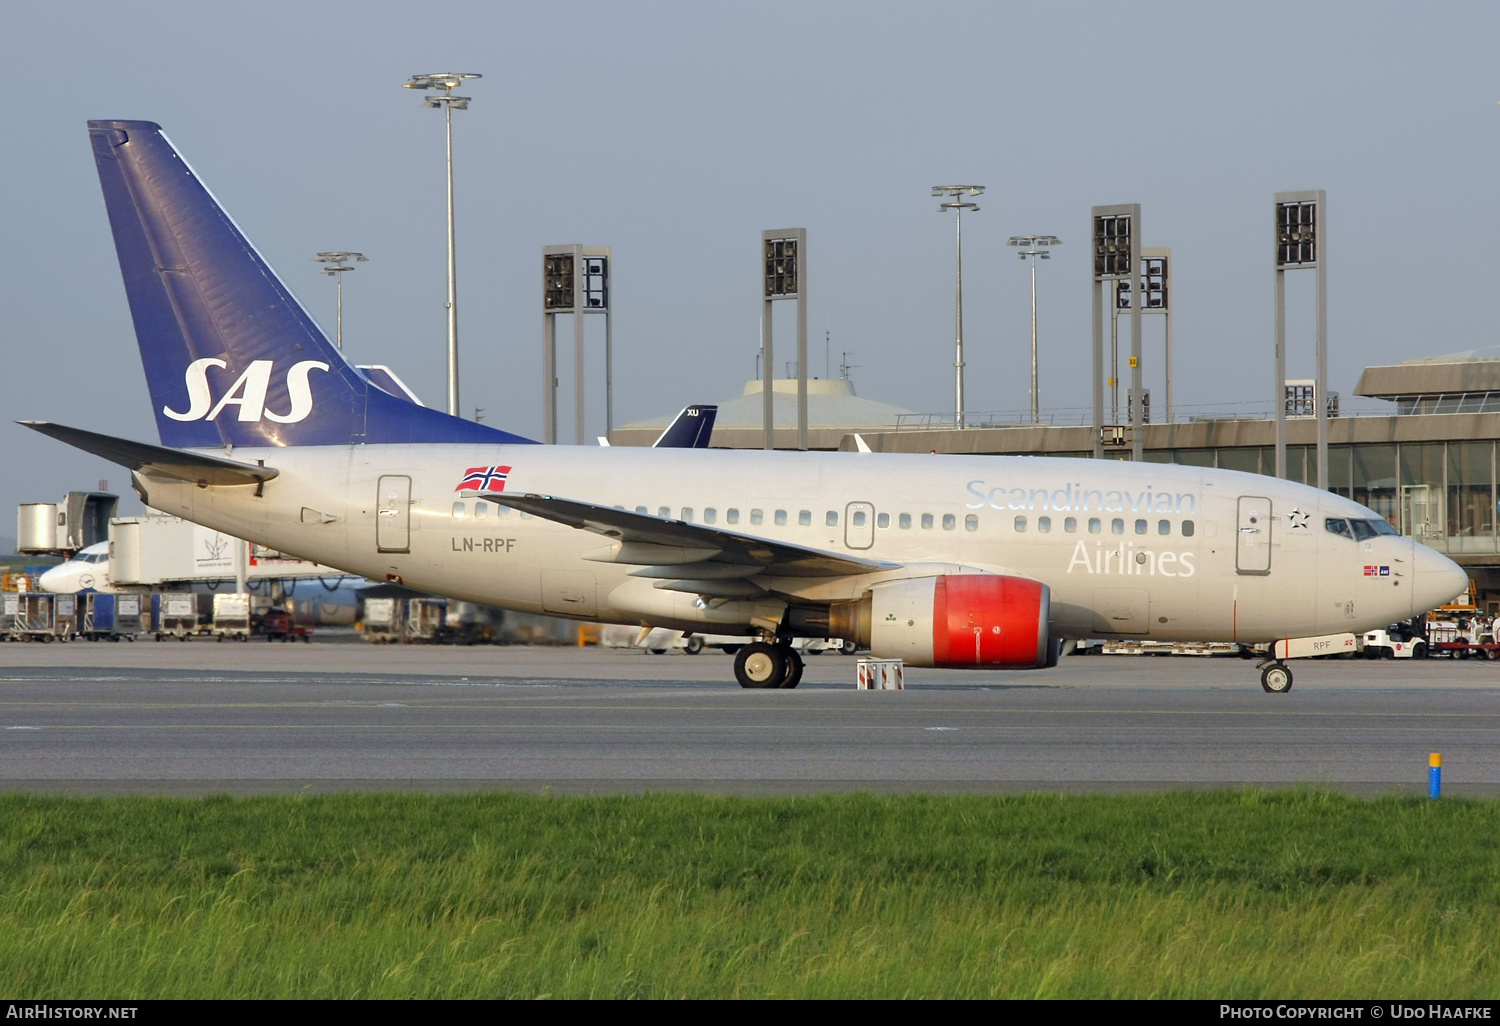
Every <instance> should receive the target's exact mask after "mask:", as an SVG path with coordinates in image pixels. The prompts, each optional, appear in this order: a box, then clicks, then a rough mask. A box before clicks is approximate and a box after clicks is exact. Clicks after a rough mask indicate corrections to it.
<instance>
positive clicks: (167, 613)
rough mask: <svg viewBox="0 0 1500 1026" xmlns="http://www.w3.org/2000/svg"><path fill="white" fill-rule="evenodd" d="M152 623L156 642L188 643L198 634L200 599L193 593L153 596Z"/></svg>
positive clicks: (164, 593)
mask: <svg viewBox="0 0 1500 1026" xmlns="http://www.w3.org/2000/svg"><path fill="white" fill-rule="evenodd" d="M151 622H152V623H153V624H154V625H155V627H156V640H157V641H161V640H162V639H163V638H176V639H177V640H179V641H186V640H187V639H188V636H189V635H191V634H197V633H198V599H197V597H196V596H195V595H193V593H192V592H187V591H163V592H157V593H155V594H153V595H152V596H151Z"/></svg>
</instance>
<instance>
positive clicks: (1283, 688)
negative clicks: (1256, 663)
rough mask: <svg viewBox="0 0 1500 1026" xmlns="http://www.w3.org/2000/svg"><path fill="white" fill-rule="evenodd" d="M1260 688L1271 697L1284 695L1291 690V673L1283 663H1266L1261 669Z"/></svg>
mask: <svg viewBox="0 0 1500 1026" xmlns="http://www.w3.org/2000/svg"><path fill="white" fill-rule="evenodd" d="M1260 686H1261V687H1262V688H1264V689H1265V690H1266V691H1267V692H1269V693H1270V694H1273V695H1284V694H1286V693H1287V692H1288V691H1290V690H1292V671H1291V670H1288V669H1287V668H1286V664H1285V663H1267V664H1264V665H1263V666H1262V667H1261V671H1260Z"/></svg>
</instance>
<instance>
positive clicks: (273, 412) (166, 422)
mask: <svg viewBox="0 0 1500 1026" xmlns="http://www.w3.org/2000/svg"><path fill="white" fill-rule="evenodd" d="M89 138H90V141H91V142H92V143H93V147H94V163H95V164H96V165H97V166H98V169H99V183H100V185H101V186H103V188H104V205H105V207H106V208H107V209H108V210H109V223H110V228H111V229H112V230H113V231H114V236H115V248H116V250H117V251H118V253H119V256H120V272H121V274H123V275H124V278H125V293H126V295H127V296H128V298H129V300H130V313H131V317H132V318H133V319H134V321H135V334H136V340H137V341H138V342H139V343H140V347H141V360H142V362H144V363H145V365H146V383H147V385H148V387H149V388H150V390H151V403H152V405H153V406H154V407H155V410H156V425H157V429H158V430H159V432H160V433H161V441H162V444H163V445H168V446H173V447H176V448H186V447H195V446H205V447H211V446H222V445H236V446H257V445H277V446H281V445H348V444H351V443H361V442H370V443H380V442H385V443H391V442H480V443H491V444H501V443H510V442H527V441H529V439H525V438H521V437H520V436H518V435H512V434H508V433H506V432H504V431H496V430H495V429H493V428H488V427H485V426H483V425H482V424H475V423H473V422H471V421H466V420H462V419H460V418H458V417H450V416H448V415H447V414H445V413H441V412H439V411H437V410H431V409H427V408H426V407H423V406H419V405H416V404H414V403H410V402H407V401H405V400H403V399H398V398H397V397H396V396H393V395H391V394H389V393H387V392H385V391H382V390H381V389H379V388H376V387H374V386H372V385H371V384H370V382H369V380H368V379H367V378H366V377H365V376H364V375H362V374H361V373H360V372H359V371H358V370H356V369H355V368H354V367H353V366H351V365H350V364H349V363H348V362H347V361H345V359H344V357H343V355H342V354H341V353H340V352H339V351H338V350H337V349H335V348H334V347H333V346H332V345H331V344H330V343H329V341H328V339H327V338H326V337H325V336H324V335H323V333H322V331H321V330H319V328H318V326H317V324H316V323H314V321H313V319H312V318H311V317H310V316H308V314H307V311H306V310H304V309H302V306H301V304H299V303H298V302H297V300H296V298H295V297H294V296H293V295H292V293H291V291H290V290H289V289H287V287H286V286H285V285H284V284H282V282H281V279H280V278H278V277H277V276H276V272H275V271H273V270H271V268H270V265H268V264H267V263H266V262H265V260H264V259H263V258H262V257H261V255H260V254H259V253H258V252H256V250H255V247H254V246H252V245H251V244H250V241H249V240H248V239H247V238H245V236H244V234H243V233H242V232H241V231H240V230H239V227H238V226H237V225H236V224H235V223H234V222H233V221H232V220H231V219H230V218H229V215H228V214H226V213H225V212H224V210H223V209H222V208H221V207H220V206H219V204H218V201H217V200H215V199H214V197H213V195H212V194H211V193H210V192H209V191H208V189H207V188H206V187H205V186H204V185H203V183H202V182H200V181H199V180H198V176H197V175H196V174H194V173H193V170H192V168H190V167H188V165H187V162H186V161H184V160H183V159H182V157H180V156H179V155H178V153H177V151H176V150H175V149H174V148H173V147H172V144H171V143H170V142H168V141H167V137H166V136H165V135H164V134H163V133H162V130H161V127H160V126H159V125H155V124H152V123H151V122H149V121H90V122H89Z"/></svg>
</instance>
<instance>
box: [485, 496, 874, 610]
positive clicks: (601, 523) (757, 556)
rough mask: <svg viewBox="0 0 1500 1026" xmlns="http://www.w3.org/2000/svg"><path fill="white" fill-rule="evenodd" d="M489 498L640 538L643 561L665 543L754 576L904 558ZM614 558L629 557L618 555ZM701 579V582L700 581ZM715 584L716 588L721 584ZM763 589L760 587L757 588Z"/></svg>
mask: <svg viewBox="0 0 1500 1026" xmlns="http://www.w3.org/2000/svg"><path fill="white" fill-rule="evenodd" d="M484 498H486V499H489V500H490V501H491V502H497V503H500V504H501V505H504V506H509V507H511V508H512V509H518V510H521V511H523V512H525V513H530V514H532V515H533V516H538V517H541V518H542V519H544V520H551V521H554V522H556V523H559V524H567V525H568V526H569V527H575V528H578V529H579V530H583V531H592V532H593V533H594V534H598V535H603V536H604V537H606V538H614V539H616V540H618V541H621V542H624V543H625V544H624V545H622V546H621V552H622V553H624V552H629V551H630V549H631V547H632V545H633V544H634V543H645V545H644V546H642V549H643V551H642V554H641V555H640V556H639V557H638V558H640V559H641V560H642V563H641V565H643V566H652V565H658V564H662V563H663V562H664V561H663V560H661V559H659V558H657V557H656V555H655V554H656V553H659V552H660V551H661V549H660V547H661V546H675V547H680V548H681V549H689V550H700V551H703V550H706V551H707V552H714V551H717V555H710V556H706V557H705V558H704V559H703V561H702V562H703V563H708V562H712V563H713V564H715V566H716V567H717V566H718V565H723V566H726V567H733V566H737V567H740V568H742V573H741V574H740V575H738V576H743V577H745V578H750V577H754V576H756V575H759V574H761V573H764V574H766V575H767V576H770V577H847V576H849V575H850V574H868V573H876V572H879V571H881V570H895V569H897V568H899V567H900V566H901V564H900V563H887V562H884V561H881V560H874V559H861V558H859V557H858V556H850V555H845V554H843V553H837V552H826V551H824V550H822V549H813V548H808V547H806V546H802V545H791V544H788V543H787V542H781V541H775V540H773V539H770V538H756V537H754V536H752V535H746V534H740V533H738V532H737V531H721V530H719V529H718V528H714V527H708V526H705V525H703V524H690V523H687V522H686V521H682V520H670V519H667V518H666V517H653V516H651V515H650V514H648V513H632V512H631V511H630V510H624V509H616V508H615V507H613V506H600V505H598V504H597V503H592V502H579V501H577V500H575V499H558V498H555V497H553V496H551V495H513V494H511V493H509V492H504V493H502V492H495V493H493V494H486V495H485V496H484ZM612 561H613V562H624V561H625V560H620V559H618V558H615V559H614V560H612ZM692 569H693V573H694V575H695V576H696V577H699V578H704V577H707V576H708V574H709V573H714V575H715V578H716V579H718V578H719V575H720V573H723V572H715V571H708V570H705V568H704V567H703V565H702V563H700V564H699V565H698V566H697V567H694V568H692ZM695 583H696V582H695ZM718 587H719V586H718V585H715V588H718ZM756 590H757V591H758V590H760V589H756Z"/></svg>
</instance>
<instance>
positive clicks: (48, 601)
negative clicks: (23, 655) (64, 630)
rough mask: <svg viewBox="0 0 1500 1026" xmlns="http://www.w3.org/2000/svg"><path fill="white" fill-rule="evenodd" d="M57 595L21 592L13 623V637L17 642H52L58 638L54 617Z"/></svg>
mask: <svg viewBox="0 0 1500 1026" xmlns="http://www.w3.org/2000/svg"><path fill="white" fill-rule="evenodd" d="M55 598H57V596H56V595H49V594H47V593H46V592H34V591H29V592H21V593H18V594H17V595H16V615H15V619H14V620H13V621H12V622H11V628H10V632H11V637H13V638H15V639H16V640H17V641H51V640H52V639H53V638H54V637H56V631H55V628H54V621H53V615H54V610H55V605H54V603H53V601H52V600H53V599H55Z"/></svg>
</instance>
